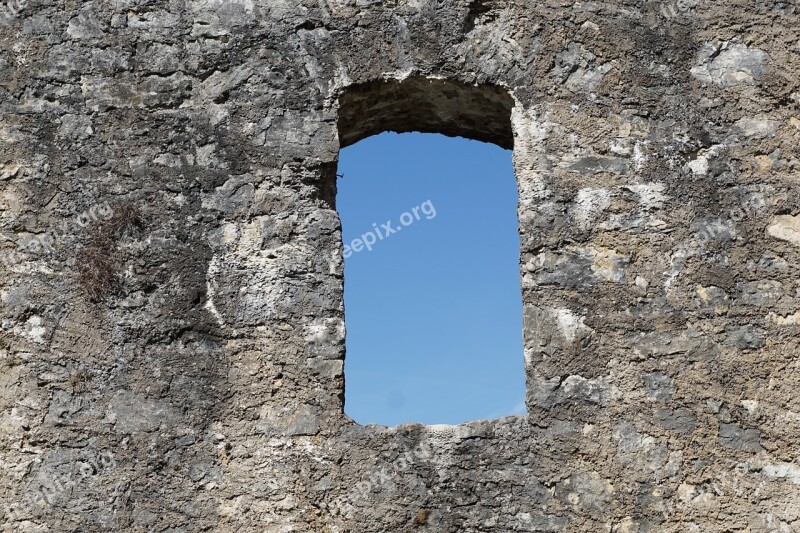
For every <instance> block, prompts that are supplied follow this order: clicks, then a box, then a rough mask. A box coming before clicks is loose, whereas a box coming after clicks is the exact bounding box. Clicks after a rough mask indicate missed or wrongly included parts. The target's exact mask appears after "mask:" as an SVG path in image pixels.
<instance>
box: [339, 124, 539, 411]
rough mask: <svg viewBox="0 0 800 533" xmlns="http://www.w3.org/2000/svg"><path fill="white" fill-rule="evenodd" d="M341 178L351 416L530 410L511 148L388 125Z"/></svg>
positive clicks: (361, 146) (357, 149)
mask: <svg viewBox="0 0 800 533" xmlns="http://www.w3.org/2000/svg"><path fill="white" fill-rule="evenodd" d="M339 174H344V178H342V179H339V181H338V187H339V190H338V196H337V209H338V211H339V214H340V215H341V217H342V225H343V233H344V235H343V237H344V244H345V246H346V247H345V317H346V324H347V356H346V360H345V379H346V387H345V412H346V413H347V414H348V415H350V416H351V417H353V418H354V419H355V420H356V422H359V423H362V424H367V423H379V424H383V425H388V426H392V425H397V424H401V423H407V422H420V423H423V424H457V423H461V422H465V421H468V420H474V419H489V418H498V417H500V416H505V415H511V414H521V413H523V412H524V405H523V399H524V394H525V379H524V371H523V351H522V302H521V292H520V280H519V236H518V233H517V216H516V203H517V190H516V184H515V181H514V172H513V168H512V163H511V152H510V151H508V150H503V149H501V148H499V147H497V146H494V145H490V144H486V143H481V142H478V141H471V140H466V139H462V138H450V137H445V136H443V135H434V134H421V133H405V134H396V133H383V134H381V135H377V136H374V137H370V138H368V139H365V140H363V141H361V142H359V143H357V144H356V145H354V146H351V147H348V148H345V149H344V150H342V152H341V155H340V163H339ZM415 208H416V209H415ZM387 222H388V224H387ZM354 241H355V242H354Z"/></svg>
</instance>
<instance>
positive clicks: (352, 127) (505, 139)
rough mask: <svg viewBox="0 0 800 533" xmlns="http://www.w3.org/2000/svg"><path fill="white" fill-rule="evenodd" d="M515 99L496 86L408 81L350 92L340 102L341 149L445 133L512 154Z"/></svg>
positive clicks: (369, 85)
mask: <svg viewBox="0 0 800 533" xmlns="http://www.w3.org/2000/svg"><path fill="white" fill-rule="evenodd" d="M513 107H514V99H513V98H512V96H511V95H510V94H509V92H508V91H507V90H506V89H503V88H501V87H498V86H494V85H467V84H463V83H460V82H455V81H450V80H442V79H431V78H423V77H410V78H406V79H404V80H380V81H374V82H368V83H363V84H360V85H353V86H350V87H348V88H346V89H345V90H344V92H343V94H342V95H341V96H340V98H339V123H338V129H339V143H340V146H341V148H344V147H346V146H350V145H352V144H355V143H357V142H358V141H360V140H362V139H365V138H366V137H370V136H372V135H376V134H378V133H382V132H384V131H394V132H397V133H406V132H412V131H418V132H422V133H441V134H443V135H448V136H451V137H466V138H468V139H474V140H478V141H483V142H488V143H493V144H496V145H498V146H500V147H502V148H505V149H509V150H510V149H513V147H514V135H513V132H512V128H511V111H512V109H513Z"/></svg>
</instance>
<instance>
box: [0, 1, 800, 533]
mask: <svg viewBox="0 0 800 533" xmlns="http://www.w3.org/2000/svg"><path fill="white" fill-rule="evenodd" d="M798 27H800V14H799V13H798V6H797V5H796V3H795V2H786V1H783V2H778V1H768V2H750V1H745V0H729V1H726V2H711V1H710V0H678V1H673V0H670V1H655V0H641V1H639V0H637V1H634V0H610V1H603V2H577V3H565V2H557V1H555V0H544V1H540V2H532V1H527V0H513V1H497V0H410V1H407V2H399V1H387V2H378V1H367V0H363V1H362V0H253V1H250V0H248V1H238V0H236V1H230V2H222V1H219V0H200V1H195V2H190V3H186V2H178V1H161V0H156V1H153V2H147V3H141V2H140V3H136V2H119V1H111V2H97V1H86V2H78V3H74V2H73V3H69V2H67V3H59V4H56V3H47V2H38V3H34V2H30V1H28V2H26V1H24V0H11V1H9V2H6V3H4V4H3V5H2V6H0V468H2V475H0V504H1V505H0V513H2V515H0V529H2V530H3V531H9V532H11V531H42V532H45V531H47V532H49V531H58V532H62V531H63V532H72V531H74V532H78V531H173V532H179V531H183V532H187V533H188V532H193V531H224V532H227V531H247V532H249V531H253V532H264V531H268V532H288V531H293V532H314V533H317V532H331V533H334V532H359V533H360V532H376V533H377V532H383V531H389V532H395V531H409V532H410V531H428V532H461V531H466V532H471V531H481V532H493V533H506V532H509V531H570V532H585V531H620V532H623V531H625V532H645V531H654V532H656V531H657V532H662V531H670V532H671V531H675V532H684V531H689V532H704V531H716V530H725V531H747V530H748V529H749V530H750V531H764V532H773V531H781V532H783V531H786V532H789V531H795V530H797V529H798V528H800V504H798V502H800V481H799V480H800V474H798V471H799V469H800V467H798V464H797V460H798V455H800V403H798V398H797V394H796V393H795V391H797V390H798V388H800V365H798V357H797V356H798V354H800V285H798V279H800V267H799V266H798V265H800V222H798V221H800V190H799V189H798V187H799V186H800V153H798V146H800V114H798V105H800V42H798V35H797V28H798ZM384 130H394V131H412V130H417V131H433V132H440V133H445V134H448V135H463V136H468V137H471V138H476V139H479V140H483V141H486V142H493V143H495V144H498V145H499V146H503V147H506V148H512V149H513V154H514V168H515V174H516V178H517V185H518V190H519V206H518V217H519V223H520V245H521V258H520V265H521V268H520V271H521V275H522V287H523V294H522V298H523V303H524V309H525V316H524V332H523V334H524V339H525V361H524V371H525V372H526V377H527V387H528V391H527V397H526V405H527V410H528V414H527V415H525V416H520V417H506V418H503V419H500V420H493V421H476V422H472V423H469V424H464V425H461V426H457V427H446V426H430V427H426V426H420V425H415V424H408V425H404V426H400V427H396V428H382V427H377V426H368V427H361V426H358V425H357V424H355V423H353V421H352V420H350V419H349V418H348V417H347V416H345V415H344V413H343V397H344V394H343V393H344V374H343V366H344V357H345V353H344V346H345V343H344V339H345V324H344V316H343V299H342V294H343V260H342V243H341V227H340V222H339V217H338V215H337V213H336V205H335V199H336V165H337V158H338V153H339V150H340V148H341V147H342V146H347V145H350V144H352V143H355V142H357V141H359V140H361V139H362V138H364V137H365V136H368V135H371V134H374V133H378V132H381V131H384ZM487 178H488V177H487ZM453 186H454V187H458V186H460V184H459V183H458V182H456V181H454V183H453ZM434 200H435V199H434ZM440 216H443V215H440ZM468 252H469V253H480V250H479V249H476V250H469V251H468ZM522 365H523V362H521V367H522Z"/></svg>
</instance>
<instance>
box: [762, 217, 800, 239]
mask: <svg viewBox="0 0 800 533" xmlns="http://www.w3.org/2000/svg"><path fill="white" fill-rule="evenodd" d="M767 235H769V236H770V237H775V238H776V239H781V240H783V241H789V242H790V243H792V244H794V245H796V246H800V215H797V216H791V215H782V216H777V217H775V218H774V219H773V220H772V224H770V225H769V226H768V227H767Z"/></svg>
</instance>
